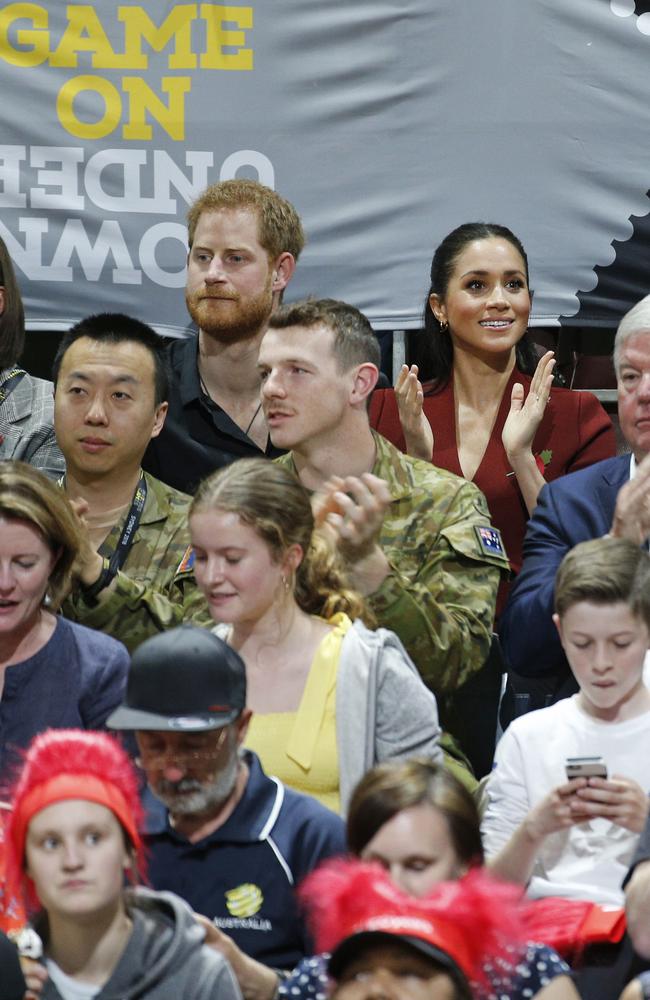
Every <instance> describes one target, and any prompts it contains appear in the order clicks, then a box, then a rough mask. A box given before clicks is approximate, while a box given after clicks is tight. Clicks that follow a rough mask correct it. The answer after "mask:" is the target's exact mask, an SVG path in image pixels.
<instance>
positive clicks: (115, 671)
mask: <svg viewBox="0 0 650 1000" xmlns="http://www.w3.org/2000/svg"><path fill="white" fill-rule="evenodd" d="M80 544H81V543H80V532H79V524H78V520H77V517H76V515H75V513H74V512H73V510H72V508H71V507H70V505H69V503H68V501H67V499H66V497H65V494H64V493H63V491H62V490H60V489H59V488H58V487H57V486H55V485H54V483H52V482H50V480H48V479H47V478H46V476H44V475H43V474H42V473H41V472H38V471H37V470H36V469H34V468H32V467H31V466H29V465H26V464H24V463H23V462H14V461H7V462H2V463H0V774H1V775H3V776H4V777H5V779H6V778H8V777H9V775H8V769H7V763H8V762H10V761H11V755H12V754H14V755H15V752H16V750H17V749H18V748H21V747H26V746H27V745H28V744H29V742H30V740H31V739H32V737H33V736H35V735H36V734H37V733H39V732H42V731H43V730H44V729H47V728H56V729H60V728H67V727H78V728H81V729H99V728H102V727H103V725H104V722H105V720H106V718H107V716H108V715H109V714H110V713H111V712H112V711H113V709H114V708H116V707H117V706H118V705H119V704H120V703H121V701H122V695H123V693H124V689H125V687H126V677H127V673H128V669H129V657H128V654H127V651H126V649H125V648H124V646H123V645H122V644H121V643H120V642H117V641H116V640H115V639H112V638H110V636H107V635H103V634H102V633H100V632H95V631H94V630H92V629H88V628H84V627H83V626H81V625H76V624H73V623H72V622H69V621H67V619H64V618H62V617H61V616H59V615H57V614H56V613H55V612H56V610H57V609H58V607H59V605H60V603H61V601H62V600H63V598H64V597H65V595H66V593H67V591H68V588H69V586H70V580H71V578H72V574H73V571H74V566H75V561H76V559H77V555H78V553H79V547H80Z"/></svg>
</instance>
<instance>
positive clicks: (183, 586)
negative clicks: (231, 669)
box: [62, 473, 212, 651]
mask: <svg viewBox="0 0 650 1000" xmlns="http://www.w3.org/2000/svg"><path fill="white" fill-rule="evenodd" d="M145 479H146V481H147V499H146V502H145V505H144V510H143V511H142V516H141V518H140V524H139V525H138V529H137V531H136V533H135V537H134V540H133V544H132V545H131V548H130V549H129V552H128V555H127V557H126V562H125V563H124V566H123V568H122V570H120V572H119V573H118V574H117V577H116V579H115V582H114V585H113V586H112V587H111V589H110V590H109V589H106V590H104V591H101V592H100V593H99V595H98V597H97V599H96V601H95V600H87V599H86V597H85V596H84V592H83V590H82V588H81V587H77V588H76V589H75V590H74V591H73V593H72V594H71V595H70V597H68V598H67V599H66V600H65V601H64V604H63V607H62V611H63V614H64V615H65V616H66V618H71V619H72V621H76V622H81V624H82V625H87V626H89V627H90V628H96V629H99V630H100V631H101V632H107V633H108V634H109V635H112V636H113V637H114V638H116V639H119V640H120V641H121V642H123V643H124V645H125V646H126V647H127V648H128V649H129V650H130V651H133V650H134V649H135V648H136V646H139V645H140V643H141V642H144V640H145V639H148V638H149V636H151V635H155V634H156V633H157V632H162V631H164V630H165V629H168V628H173V627H174V626H176V625H180V624H182V623H183V622H193V623H194V624H195V625H204V626H207V627H209V626H211V625H212V619H211V618H210V614H209V612H208V608H207V604H206V601H205V598H204V597H203V594H202V593H201V592H200V590H199V589H198V587H197V585H196V581H195V579H194V573H193V565H194V558H193V552H192V549H191V546H190V544H189V531H188V527H187V511H188V507H189V504H190V497H188V496H186V495H185V494H184V493H179V492H178V490H174V489H172V488H171V487H170V486H166V485H165V484H164V483H161V482H160V480H159V479H154V478H153V476H150V475H149V474H148V473H145ZM125 516H126V515H125ZM122 525H123V522H120V523H119V524H116V525H115V527H114V528H113V530H112V531H111V533H110V534H109V535H108V537H107V538H106V539H105V541H104V542H103V543H102V545H101V546H100V548H99V550H98V551H99V554H100V555H101V556H107V557H110V556H111V555H112V553H113V550H114V549H115V547H116V545H117V543H118V541H119V539H120V536H121V532H122Z"/></svg>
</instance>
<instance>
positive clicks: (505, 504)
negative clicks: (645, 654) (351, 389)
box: [370, 369, 616, 615]
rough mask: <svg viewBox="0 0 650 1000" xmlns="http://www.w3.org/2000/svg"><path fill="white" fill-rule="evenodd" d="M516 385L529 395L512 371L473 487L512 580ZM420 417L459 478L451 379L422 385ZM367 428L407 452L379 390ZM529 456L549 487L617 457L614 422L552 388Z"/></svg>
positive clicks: (517, 523)
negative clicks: (507, 436)
mask: <svg viewBox="0 0 650 1000" xmlns="http://www.w3.org/2000/svg"><path fill="white" fill-rule="evenodd" d="M515 382H521V383H523V386H524V392H525V393H526V395H527V394H528V390H529V388H530V382H531V378H530V376H529V375H524V374H522V373H521V372H519V371H517V369H515V370H514V371H513V373H512V375H511V376H510V380H509V381H508V384H507V386H506V388H505V390H504V393H503V397H502V399H501V405H500V406H499V412H498V413H497V418H496V422H495V424H494V429H493V431H492V435H491V437H490V440H489V442H488V446H487V448H486V450H485V454H484V455H483V458H482V459H481V463H480V465H479V467H478V469H477V470H476V473H475V475H474V479H473V482H474V483H475V484H476V485H477V486H478V487H479V489H480V490H482V492H483V493H484V494H485V497H486V499H487V502H488V506H489V508H490V513H491V515H492V523H493V524H494V525H495V527H497V528H499V530H500V531H501V535H502V537H503V542H504V545H505V548H506V552H507V553H508V557H509V559H510V566H511V568H512V571H513V573H515V574H516V573H518V572H519V570H520V568H521V561H522V545H523V540H524V534H525V532H526V523H527V521H528V511H527V510H526V504H525V503H524V498H523V497H522V495H521V492H520V490H519V486H518V485H517V479H516V477H515V476H514V474H512V470H511V468H510V464H509V462H508V459H507V458H506V453H505V449H504V447H503V444H502V443H501V431H502V430H503V425H504V423H505V421H506V417H507V416H508V412H509V410H510V392H511V390H512V386H513V384H514V383H515ZM424 412H425V413H426V415H427V418H428V420H429V422H430V424H431V427H432V429H433V456H432V462H433V464H434V465H437V466H440V468H442V469H449V471H450V472H455V473H456V475H458V476H462V475H463V472H462V469H461V467H460V462H459V460H458V450H457V447H456V416H455V413H456V408H455V405H454V385H453V379H450V380H449V382H448V383H447V385H446V386H444V387H443V388H442V389H440V390H435V389H433V388H432V386H431V383H427V384H425V386H424ZM370 423H371V425H372V427H374V428H375V430H377V431H379V433H380V434H383V435H384V437H386V438H388V440H389V441H392V442H393V444H394V445H396V447H398V448H400V449H401V450H402V451H406V443H405V441H404V434H403V433H402V425H401V423H400V419H399V411H398V409H397V401H396V399H395V393H394V391H393V389H378V390H377V391H376V392H375V393H374V394H373V396H372V399H371V401H370ZM533 454H534V455H535V456H536V457H537V458H538V459H539V460H540V461H541V462H543V464H544V472H543V476H544V478H545V479H546V481H547V482H550V481H551V480H553V479H559V477H560V476H563V475H565V474H566V473H567V472H575V471H576V469H584V468H585V467H586V466H587V465H593V464H594V462H600V460H601V459H603V458H611V457H612V456H613V455H615V454H616V438H615V435H614V429H613V427H612V422H611V420H610V419H609V417H608V416H607V414H606V413H605V410H604V409H603V408H602V406H601V405H600V403H599V402H598V400H597V399H596V397H595V396H594V395H593V394H592V393H590V392H575V391H573V390H571V389H555V388H553V389H551V398H550V400H549V403H548V406H547V407H546V412H545V413H544V418H543V420H542V422H541V424H540V425H539V427H538V428H537V433H536V435H535V438H534V441H533ZM538 464H539V463H538ZM509 473H510V474H509ZM507 589H508V587H507V584H505V585H504V584H502V586H501V588H500V590H499V597H498V600H497V615H498V614H499V613H500V612H501V609H502V607H503V604H504V602H505V597H506V594H507Z"/></svg>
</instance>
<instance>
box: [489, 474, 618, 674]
mask: <svg viewBox="0 0 650 1000" xmlns="http://www.w3.org/2000/svg"><path fill="white" fill-rule="evenodd" d="M629 477H630V456H629V455H619V456H617V457H616V458H607V459H605V460H604V461H603V462H596V464H595V465H591V466H589V468H587V469H581V470H580V471H579V472H572V473H570V474H569V475H568V476H562V478H560V479H556V480H555V481H554V482H552V483H547V484H546V486H544V487H543V488H542V491H541V493H540V495H539V500H538V502H537V507H536V508H535V510H534V512H533V516H532V517H531V519H530V521H529V522H528V528H527V530H526V537H525V539H524V562H523V566H522V568H521V572H520V573H519V575H518V577H517V579H516V580H515V583H514V584H513V586H512V589H511V591H510V596H509V598H508V603H507V605H506V607H505V610H504V612H503V615H502V617H501V622H500V629H499V635H500V638H501V644H502V647H503V651H504V653H505V657H506V660H507V662H508V665H509V667H510V668H511V669H512V670H514V671H515V672H516V673H518V674H521V675H522V676H524V677H542V676H548V677H552V676H556V677H558V679H559V680H560V681H566V680H567V679H568V678H569V677H570V669H569V664H568V663H567V660H566V657H565V655H564V651H563V650H562V646H561V645H560V640H559V637H558V634H557V629H556V628H555V625H554V624H553V621H552V618H551V616H552V614H553V602H554V596H555V574H556V573H557V570H558V567H559V565H560V563H561V562H562V559H563V558H564V556H565V555H566V553H567V552H568V551H569V549H572V548H573V546H574V545H577V544H578V542H585V541H587V540H588V539H590V538H600V537H601V536H602V535H605V534H607V532H608V531H609V530H610V528H611V525H612V517H613V515H614V508H615V506H616V497H617V496H618V491H619V490H620V488H621V486H623V484H624V483H626V482H627V481H628V479H629ZM574 690H575V688H574Z"/></svg>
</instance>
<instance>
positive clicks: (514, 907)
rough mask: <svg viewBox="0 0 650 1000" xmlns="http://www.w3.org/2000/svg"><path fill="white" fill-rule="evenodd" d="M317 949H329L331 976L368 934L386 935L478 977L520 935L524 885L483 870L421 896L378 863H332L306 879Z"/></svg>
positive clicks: (521, 938)
mask: <svg viewBox="0 0 650 1000" xmlns="http://www.w3.org/2000/svg"><path fill="white" fill-rule="evenodd" d="M300 896H301V899H302V901H303V902H304V903H305V905H306V907H307V909H308V912H309V914H310V918H311V920H310V922H311V925H312V930H313V932H314V936H315V939H316V945H317V948H318V950H319V951H331V952H332V958H331V960H330V966H329V969H330V973H331V974H332V975H333V976H334V977H335V978H336V977H337V976H338V975H339V974H340V972H341V971H342V969H343V968H344V966H345V965H346V964H347V963H348V961H349V960H350V959H351V958H352V957H353V956H354V955H355V954H356V953H357V952H358V950H359V948H360V947H361V946H362V944H363V943H365V942H366V941H368V940H369V935H370V934H373V935H376V934H382V936H383V935H386V934H391V935H393V936H397V937H399V938H400V939H401V940H404V941H406V942H407V943H408V944H410V945H412V946H415V947H417V946H418V943H424V944H425V945H426V947H424V948H422V947H420V949H419V950H421V951H423V952H425V953H427V954H429V955H431V957H433V958H435V959H437V960H438V961H439V962H440V963H441V964H442V965H446V967H447V968H449V969H451V970H452V971H458V970H460V971H461V973H462V974H463V976H464V977H466V978H467V979H471V980H475V981H482V980H483V979H484V973H483V966H484V964H485V962H487V961H488V960H489V959H493V958H497V957H498V956H500V955H502V954H503V953H504V951H505V949H506V947H507V946H508V945H513V944H515V945H516V944H517V943H522V942H523V941H525V932H524V930H523V927H522V924H521V921H520V919H519V907H518V903H519V899H520V897H521V890H520V889H519V888H517V887H515V886H512V885H504V884H502V883H499V882H496V881H495V880H494V879H492V878H491V877H490V876H489V875H487V874H485V873H484V872H482V871H480V870H473V871H471V872H469V873H468V874H467V875H466V876H465V877H464V878H462V879H461V880H459V881H458V882H443V883H441V884H440V885H438V886H436V887H435V889H433V890H432V892H431V893H430V894H429V895H428V896H426V897H425V898H423V899H414V898H413V897H412V896H407V895H406V894H405V893H403V892H402V891H401V890H400V889H398V888H397V887H396V886H395V885H394V884H393V883H392V882H391V881H390V880H389V878H388V876H387V875H386V873H385V872H384V871H383V870H382V869H381V868H379V867H378V866H376V865H369V864H364V863H363V862H359V861H333V862H327V863H326V864H324V865H322V866H321V867H320V868H319V869H318V870H317V871H315V872H313V873H312V874H311V875H310V876H309V877H308V878H307V879H306V881H305V883H304V884H303V886H302V888H301V890H300Z"/></svg>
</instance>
